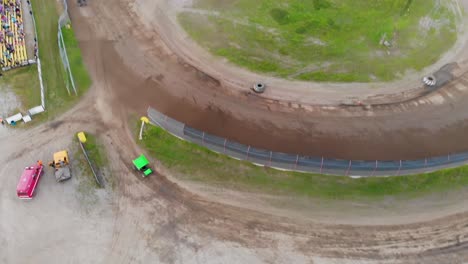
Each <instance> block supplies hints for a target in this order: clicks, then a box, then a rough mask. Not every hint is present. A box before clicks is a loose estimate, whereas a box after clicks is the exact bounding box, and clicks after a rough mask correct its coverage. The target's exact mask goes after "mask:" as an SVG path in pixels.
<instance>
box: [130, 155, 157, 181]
mask: <svg viewBox="0 0 468 264" xmlns="http://www.w3.org/2000/svg"><path fill="white" fill-rule="evenodd" d="M132 162H133V168H134V169H136V170H137V171H140V172H141V173H142V174H143V177H146V176H148V175H150V174H151V173H153V171H152V170H151V168H150V167H149V166H148V165H149V161H148V159H147V158H146V157H145V155H140V156H139V157H138V158H136V159H134V160H133V161H132Z"/></svg>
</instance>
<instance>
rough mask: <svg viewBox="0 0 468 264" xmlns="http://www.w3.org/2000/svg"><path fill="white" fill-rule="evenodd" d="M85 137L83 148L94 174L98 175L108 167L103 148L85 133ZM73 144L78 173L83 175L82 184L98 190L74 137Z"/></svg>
mask: <svg viewBox="0 0 468 264" xmlns="http://www.w3.org/2000/svg"><path fill="white" fill-rule="evenodd" d="M85 135H86V143H84V148H85V150H86V153H87V154H88V158H89V160H90V161H91V163H92V164H93V168H94V170H95V171H96V173H100V172H102V170H103V169H104V168H105V167H106V166H107V165H108V159H107V155H106V153H105V151H104V147H103V146H102V144H101V143H100V142H99V141H98V140H97V138H96V137H95V136H94V135H93V134H91V133H87V132H85ZM74 142H75V143H76V147H77V148H76V151H75V155H74V156H75V158H76V160H77V164H78V167H79V168H80V171H81V172H82V175H84V179H83V180H84V182H85V183H86V185H88V186H90V187H91V186H93V187H96V188H99V185H98V184H97V182H96V179H95V178H94V175H93V172H92V171H91V168H90V167H89V164H88V161H87V160H86V157H85V155H84V153H83V151H82V150H81V147H80V146H79V141H78V139H77V137H75V139H74Z"/></svg>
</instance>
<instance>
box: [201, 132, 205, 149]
mask: <svg viewBox="0 0 468 264" xmlns="http://www.w3.org/2000/svg"><path fill="white" fill-rule="evenodd" d="M201 142H202V145H203V146H205V132H203V134H202V139H201Z"/></svg>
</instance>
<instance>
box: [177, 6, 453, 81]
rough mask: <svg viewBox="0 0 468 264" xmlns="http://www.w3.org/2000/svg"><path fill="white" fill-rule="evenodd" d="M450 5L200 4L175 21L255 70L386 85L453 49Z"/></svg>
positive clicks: (209, 46)
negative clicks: (387, 44) (385, 82)
mask: <svg viewBox="0 0 468 264" xmlns="http://www.w3.org/2000/svg"><path fill="white" fill-rule="evenodd" d="M454 4H455V2H454V0H448V1H437V0H397V1H395V0H379V1H375V0H354V1H350V0H347V1H338V0H313V1H301V0H281V1H278V0H259V1H251V0H227V1H213V0H198V1H194V5H193V9H192V10H190V9H186V10H185V11H183V12H181V13H180V14H179V16H178V19H179V22H180V23H181V25H182V26H183V27H184V29H185V30H186V31H187V32H188V34H189V35H191V36H192V38H193V39H194V40H196V41H197V42H198V43H199V44H201V45H202V46H204V47H206V48H207V49H209V50H210V51H211V52H212V53H214V54H215V55H218V56H222V57H225V58H227V59H228V60H229V61H231V62H233V63H235V64H238V65H240V66H243V67H246V68H248V69H250V70H253V71H257V72H264V73H270V74H272V75H276V76H280V77H285V78H296V79H301V80H314V81H336V82H349V81H360V82H369V81H389V80H393V79H395V78H398V77H399V76H401V75H403V74H405V72H406V71H407V70H421V69H423V68H424V67H426V66H429V65H431V64H433V63H434V62H436V61H437V60H438V59H439V58H440V56H441V55H442V54H443V53H444V52H445V51H447V50H448V49H449V48H450V47H452V46H453V44H454V43H455V41H456V39H457V23H458V22H459V21H460V20H459V19H460V18H459V17H457V15H456V14H454V13H453V12H452V11H451V10H454V9H453V8H452V7H451V6H450V5H454ZM200 10H201V11H202V12H200ZM384 40H386V41H387V42H388V43H389V44H391V46H385V45H383V43H382V42H383V41H384ZM312 66H315V67H312Z"/></svg>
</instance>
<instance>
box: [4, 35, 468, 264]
mask: <svg viewBox="0 0 468 264" xmlns="http://www.w3.org/2000/svg"><path fill="white" fill-rule="evenodd" d="M88 44H89V45H90V46H92V47H93V49H91V50H88V53H87V54H86V61H87V65H88V66H89V70H90V72H91V75H92V78H93V80H94V84H93V87H92V89H91V91H90V92H89V93H88V94H87V95H86V96H85V98H84V99H83V101H82V102H81V103H80V104H78V105H77V106H76V107H75V108H74V109H72V110H71V111H69V112H67V113H66V114H64V115H63V116H61V117H60V118H58V119H57V120H55V121H53V122H50V123H46V124H44V125H41V126H38V127H36V128H33V129H31V130H28V131H25V130H17V131H16V133H15V135H14V137H13V136H12V137H8V138H0V145H1V146H2V151H1V152H0V162H1V164H4V166H2V168H1V169H0V180H1V181H2V184H1V185H0V194H1V195H0V201H1V203H0V233H1V234H2V236H0V263H30V262H31V259H34V262H35V263H75V262H76V263H441V262H440V261H442V260H443V261H446V262H447V261H448V262H447V263H463V262H464V261H468V250H467V247H466V245H467V240H468V225H467V224H466V222H467V220H468V214H467V213H464V212H463V211H462V212H459V213H453V214H449V215H445V216H443V215H440V214H439V212H432V213H429V214H428V215H426V216H425V219H424V220H421V221H420V222H413V223H406V224H391V223H389V222H387V223H386V225H380V224H379V222H378V219H379V217H375V218H374V221H375V223H372V224H359V223H358V222H356V223H354V224H352V225H351V224H343V223H342V224H333V223H330V222H321V221H318V220H310V219H311V218H313V214H314V213H313V212H312V213H311V214H312V217H309V218H302V217H295V216H294V215H291V216H281V215H278V216H275V215H274V214H270V213H265V212H262V211H264V210H262V207H263V206H259V207H258V208H254V207H250V208H249V209H243V208H242V207H239V206H233V205H228V204H222V203H219V202H213V198H209V196H207V197H204V196H200V195H197V194H195V193H192V192H189V191H188V190H187V189H184V188H181V187H180V186H179V185H178V184H176V183H173V182H171V181H169V180H168V179H167V178H166V177H165V176H164V170H161V169H159V168H158V173H157V174H155V175H152V176H151V177H149V178H142V177H141V176H139V175H137V174H135V173H134V172H133V171H132V169H131V168H130V160H131V159H132V158H133V157H135V156H136V155H137V154H139V153H141V151H142V150H141V149H139V148H138V147H137V145H136V144H135V142H134V140H133V138H134V137H133V136H132V134H131V132H130V131H131V126H132V125H131V124H129V123H128V122H127V121H128V120H129V119H128V111H129V110H128V108H127V107H126V106H125V105H124V104H123V102H124V101H122V100H121V99H120V97H119V95H118V93H116V92H115V91H119V90H120V89H123V87H124V86H126V85H127V83H124V82H123V83H120V84H118V83H117V84H114V83H112V82H111V81H110V77H112V78H113V76H109V75H107V73H106V72H107V70H106V68H107V66H106V64H104V63H102V60H101V59H102V58H101V55H100V54H103V52H102V51H103V50H106V49H108V47H109V42H107V41H101V40H97V41H95V42H90V43H88ZM120 86H122V87H120ZM117 88H119V89H117ZM82 130H86V131H89V132H91V133H93V134H96V135H97V136H98V138H99V139H100V140H101V141H102V142H103V143H104V145H105V146H106V152H107V153H108V155H109V160H110V165H109V166H110V171H111V175H112V177H115V178H116V179H115V180H116V182H117V186H116V188H115V190H114V191H113V190H110V189H109V187H108V188H107V189H105V190H95V191H91V193H89V192H88V191H86V192H84V193H83V191H82V190H80V187H79V186H80V185H79V183H80V178H81V177H82V175H80V173H79V171H77V170H76V167H73V168H74V177H73V179H72V180H71V181H68V182H65V183H63V184H57V183H56V182H55V181H54V179H53V175H52V171H51V170H50V169H47V170H46V174H45V175H44V176H43V178H42V179H41V182H40V184H39V186H38V189H37V193H36V196H35V198H34V199H33V200H31V201H20V200H18V199H17V198H16V196H15V186H16V183H17V180H18V178H19V175H20V174H21V171H22V168H23V167H24V166H25V165H27V164H30V163H31V162H32V163H34V162H35V161H36V160H37V159H42V160H44V161H47V160H48V159H49V158H50V155H51V153H53V152H54V151H57V150H61V149H63V148H70V146H71V140H72V138H73V137H74V135H75V133H76V132H78V131H82ZM31 139H34V140H31ZM72 153H73V152H72ZM71 159H72V160H73V156H72V157H71ZM463 199H465V198H463ZM460 202H462V201H460ZM426 209H427V208H426ZM426 212H429V211H426ZM409 215H411V213H408V214H407V215H405V217H409ZM348 216H349V217H350V218H353V213H352V210H351V211H350V213H349V215H348ZM414 219H418V218H414ZM365 222H367V223H369V222H371V219H367V220H366V221H365ZM24 248H27V249H28V250H27V251H25V250H24ZM65 248H66V249H68V250H64V249H65Z"/></svg>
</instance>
